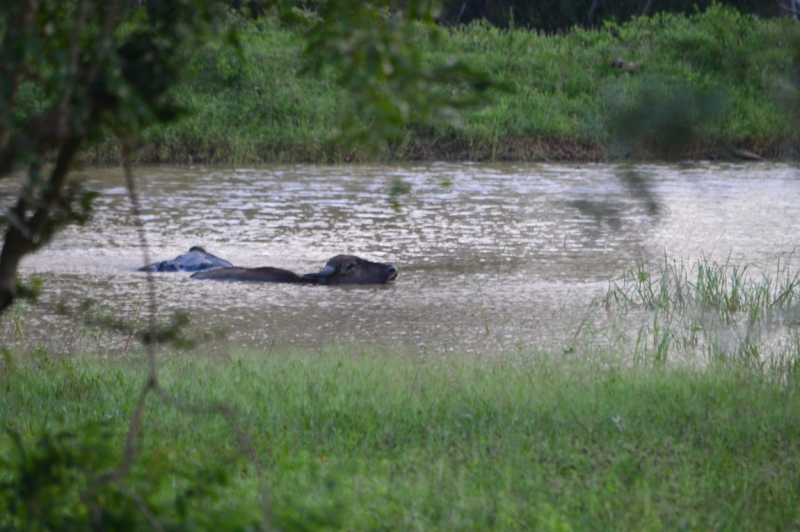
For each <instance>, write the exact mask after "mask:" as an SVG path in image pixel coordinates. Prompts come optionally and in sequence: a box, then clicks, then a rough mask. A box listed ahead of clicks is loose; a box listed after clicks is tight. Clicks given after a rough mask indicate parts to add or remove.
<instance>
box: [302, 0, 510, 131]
mask: <svg viewBox="0 0 800 532" xmlns="http://www.w3.org/2000/svg"><path fill="white" fill-rule="evenodd" d="M390 7H391V2H375V3H373V4H365V3H364V2H361V1H360V0H328V1H327V2H325V3H324V4H323V5H322V6H321V8H320V11H319V13H318V16H319V20H318V22H317V23H316V24H315V25H314V26H313V27H312V28H311V29H310V31H309V33H308V44H307V46H306V49H305V53H304V56H305V59H306V66H305V71H308V72H313V73H315V74H320V73H321V72H322V71H323V70H325V69H327V68H333V69H334V72H335V74H334V79H335V80H336V82H337V84H338V85H340V86H341V87H343V88H345V90H347V91H348V92H349V94H350V96H351V98H352V101H353V106H352V111H353V112H352V113H349V114H348V115H347V117H346V119H345V122H344V132H345V135H346V136H348V137H351V138H352V139H353V140H356V141H358V142H361V143H367V144H370V145H379V144H380V143H383V142H385V141H393V140H396V139H397V138H398V137H399V136H400V134H401V133H402V131H403V129H404V128H405V127H406V126H407V125H409V124H413V123H418V122H423V123H424V122H427V121H430V120H432V119H437V118H438V119H440V120H444V121H445V122H447V123H450V124H453V125H458V124H460V116H459V114H458V110H459V109H463V108H465V107H468V106H474V105H475V104H477V103H480V102H482V101H483V99H482V97H481V95H482V94H483V93H484V92H486V91H487V90H488V89H490V88H498V89H499V88H506V87H505V86H504V85H502V84H500V83H498V82H496V81H494V80H493V79H492V78H491V77H490V76H489V75H488V74H487V73H485V72H482V71H480V70H477V69H475V68H473V67H472V66H470V65H469V63H467V62H466V61H463V60H461V59H459V58H457V57H450V58H448V59H447V60H446V61H444V62H441V63H434V64H431V63H430V62H428V61H426V59H425V57H424V55H423V53H422V50H421V41H425V40H431V41H434V42H435V41H436V40H437V39H440V38H442V36H443V35H442V30H440V29H439V28H437V27H436V25H435V24H434V23H433V20H434V16H435V15H436V13H437V11H436V10H435V9H434V8H435V3H433V2H428V1H422V2H407V3H406V5H405V6H404V7H405V8H406V9H405V10H404V11H401V12H394V13H393V12H392V11H391V10H390Z"/></svg>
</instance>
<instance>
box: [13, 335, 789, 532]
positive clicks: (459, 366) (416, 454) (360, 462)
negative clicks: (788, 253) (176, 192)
mask: <svg viewBox="0 0 800 532" xmlns="http://www.w3.org/2000/svg"><path fill="white" fill-rule="evenodd" d="M138 368H139V365H138V364H136V363H134V362H130V363H125V362H117V363H97V362H93V361H85V360H80V359H73V360H62V361H60V362H53V363H45V364H37V365H26V366H25V367H20V368H17V369H16V370H15V371H13V373H7V374H5V375H4V376H3V382H2V385H3V388H4V390H5V393H4V399H3V402H2V406H1V410H2V417H3V419H4V420H5V424H6V426H7V427H9V428H10V429H12V430H13V431H16V432H18V433H19V434H20V435H21V438H22V440H23V441H24V442H26V444H27V445H29V446H30V445H31V442H32V441H33V440H34V438H36V436H37V435H39V434H40V433H41V432H42V431H43V430H45V429H51V430H52V429H54V428H55V427H59V426H68V427H75V426H77V425H79V424H81V423H84V422H87V421H92V420H93V421H99V422H105V423H107V424H108V425H109V429H108V430H109V432H110V433H111V434H112V438H113V439H114V441H115V442H116V443H115V445H116V446H117V448H118V449H119V451H117V453H116V454H117V455H118V456H119V455H121V448H122V442H123V434H124V431H125V428H126V427H127V423H128V419H129V415H130V412H131V411H132V409H133V406H134V403H135V399H136V394H137V392H138V389H139V387H140V386H141V385H142V382H143V380H144V375H143V373H142V372H141V371H140V370H139V369H138ZM161 375H162V379H163V383H164V385H165V387H166V388H167V389H168V390H169V391H170V393H171V394H173V395H174V396H175V397H177V398H179V399H181V400H184V401H186V402H188V403H190V404H192V405H195V406H202V405H204V404H207V403H209V401H215V400H221V401H224V403H225V404H227V405H229V406H230V407H232V409H233V410H234V411H235V412H236V415H235V419H236V420H237V427H238V428H239V429H240V430H242V431H243V432H244V433H245V434H247V435H248V437H249V438H250V442H249V445H251V447H248V448H249V449H251V451H250V452H251V453H252V455H253V456H250V457H249V458H248V457H243V456H242V455H241V454H240V451H239V450H238V448H239V447H241V446H238V445H237V436H236V434H235V433H234V431H233V430H232V427H231V425H230V424H229V423H227V422H226V421H225V420H224V419H223V417H222V416H218V415H213V414H209V413H199V414H198V413H194V414H191V413H186V412H182V411H180V410H179V409H177V408H175V407H173V406H169V405H166V404H165V403H163V402H161V401H159V400H157V399H156V398H155V397H153V398H151V401H150V403H149V404H148V406H147V409H146V411H145V416H144V424H143V427H144V429H143V430H142V432H141V434H140V437H141V446H142V456H141V457H140V459H139V461H138V462H137V465H136V466H135V467H134V471H133V472H132V473H131V475H130V478H131V479H132V480H131V483H132V484H133V485H134V486H135V487H137V488H142V486H145V485H147V482H148V480H147V475H146V470H145V468H146V467H152V464H153V463H154V462H155V463H158V462H159V461H161V462H162V463H164V462H166V463H170V464H171V467H172V468H174V470H175V471H182V470H187V469H191V468H201V469H207V470H208V469H213V468H214V467H222V468H225V469H226V470H227V471H228V472H229V473H230V474H231V484H230V485H229V486H228V487H227V488H225V489H224V490H223V491H222V495H221V498H220V500H219V501H217V502H216V503H215V504H214V505H213V508H214V509H215V511H218V512H221V511H223V509H225V508H228V509H230V508H235V509H236V511H237V512H238V515H239V516H240V518H242V519H245V518H246V520H258V519H260V516H261V513H260V512H261V510H260V507H259V500H260V499H259V494H260V490H261V489H262V485H261V483H260V482H259V480H258V477H259V473H258V472H257V471H258V470H257V468H256V467H255V466H254V465H253V462H252V459H253V458H255V459H257V460H258V462H260V464H261V465H262V467H263V478H264V479H265V484H264V486H265V487H266V489H267V490H268V492H269V494H270V496H271V515H272V518H273V520H274V522H275V523H278V524H280V523H283V525H282V526H284V527H286V528H291V526H290V525H288V524H287V523H291V522H292V520H295V519H300V520H301V521H302V520H305V521H307V522H309V523H310V522H312V521H314V520H317V521H318V522H323V521H326V520H329V521H330V522H331V523H333V525H334V526H333V528H335V529H339V528H340V529H346V530H396V529H422V530H431V529H441V530H486V529H494V530H521V529H529V530H530V529H540V530H611V529H617V530H644V529H653V530H660V529H668V530H678V529H691V530H698V529H700V530H708V529H714V530H722V529H725V530H765V529H771V530H785V529H792V528H796V527H797V526H799V525H800V515H799V514H798V508H799V507H800V465H798V461H797V456H798V455H799V453H800V394H798V387H797V383H796V381H794V380H791V379H790V380H786V379H785V378H777V376H775V375H773V376H771V377H767V376H764V375H756V374H754V373H752V372H746V371H741V370H735V369H733V368H731V367H730V366H727V367H725V366H715V367H710V368H708V369H706V370H704V371H699V372H698V371H694V370H693V371H684V370H680V369H664V370H661V371H647V370H644V371H643V370H637V369H632V368H628V369H623V368H619V367H609V366H608V365H606V364H602V365H600V364H598V365H592V364H589V363H584V364H578V363H575V362H572V363H569V364H565V363H561V362H557V361H555V360H554V359H550V358H548V357H544V356H541V355H536V354H531V355H529V356H527V357H525V358H518V359H513V360H511V359H508V360H492V361H480V360H469V361H465V360H460V361H455V360H438V361H412V360H409V359H408V358H403V357H397V356H393V355H392V354H377V353H372V354H367V355H364V354H363V353H354V352H348V351H347V350H338V351H327V352H323V353H317V354H312V353H305V354H303V353H284V354H281V355H276V354H273V355H270V356H267V355H264V354H252V355H241V356H234V357H232V358H231V359H229V360H224V361H223V360H209V359H203V358H202V357H201V358H199V359H198V358H188V357H179V358H175V359H171V360H165V361H164V362H163V367H162V369H161ZM783 377H786V375H783ZM240 439H241V438H240ZM10 447H11V441H10V439H9V438H4V439H3V440H2V450H3V452H2V456H4V457H5V458H6V459H9V458H10V457H11V456H13V455H15V453H12V452H11V449H10ZM29 452H30V451H29ZM3 478H4V479H6V480H7V478H8V472H7V471H6V472H5V473H3ZM151 482H152V481H151ZM174 482H175V481H173V483H174ZM167 485H168V486H169V483H168V484H167ZM173 489H175V488H173ZM165 491H167V492H168V491H169V489H167V490H165ZM150 497H153V498H155V496H154V495H153V494H152V493H151V494H150ZM210 509H211V507H209V508H208V509H206V510H208V511H210Z"/></svg>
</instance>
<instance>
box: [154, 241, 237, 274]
mask: <svg viewBox="0 0 800 532" xmlns="http://www.w3.org/2000/svg"><path fill="white" fill-rule="evenodd" d="M230 266H232V264H231V263H230V262H228V261H227V260H222V259H221V258H219V257H215V256H214V255H212V254H211V253H209V252H207V251H206V250H205V249H203V248H201V247H200V246H192V247H191V248H189V252H188V253H184V254H183V255H178V256H177V257H175V258H174V259H172V260H165V261H162V262H156V263H154V264H150V265H147V266H142V267H141V268H139V271H140V272H202V271H206V270H212V269H214V268H228V267H230Z"/></svg>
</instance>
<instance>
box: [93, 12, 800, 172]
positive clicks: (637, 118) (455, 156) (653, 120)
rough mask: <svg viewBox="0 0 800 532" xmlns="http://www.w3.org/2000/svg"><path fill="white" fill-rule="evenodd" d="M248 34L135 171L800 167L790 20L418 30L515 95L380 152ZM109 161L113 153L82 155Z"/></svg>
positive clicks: (796, 32)
mask: <svg viewBox="0 0 800 532" xmlns="http://www.w3.org/2000/svg"><path fill="white" fill-rule="evenodd" d="M241 24H242V31H241V51H240V53H239V54H236V53H232V52H230V51H226V50H225V48H224V47H223V45H222V44H221V43H215V42H209V43H207V44H206V45H205V46H204V47H202V48H200V49H198V50H196V51H193V52H192V54H191V55H190V57H188V58H187V60H188V61H189V62H190V70H191V72H192V74H193V75H192V76H191V79H190V80H188V81H185V82H184V83H182V84H181V85H180V86H179V88H178V89H177V92H178V95H179V98H180V100H181V101H182V102H183V103H185V104H187V105H188V106H189V107H190V108H192V109H193V110H194V113H193V115H192V116H191V117H189V118H188V119H186V120H183V121H181V122H179V123H175V124H169V125H166V126H164V127H160V128H158V129H157V130H154V131H152V132H151V134H150V136H149V138H148V147H146V148H145V149H144V150H143V151H141V153H140V155H139V157H140V158H139V161H140V162H141V163H155V162H180V163H186V162H189V161H194V162H210V163H229V164H236V163H256V162H299V161H304V162H328V161H364V160H394V161H402V160H431V159H443V160H531V161H543V160H592V161H596V160H614V159H618V158H633V159H636V158H670V157H693V158H720V157H729V156H730V154H731V150H733V149H745V150H749V151H751V152H756V153H758V154H760V155H762V156H764V157H782V158H787V157H789V158H792V157H795V156H796V155H797V148H798V141H800V138H799V137H798V131H799V130H800V129H798V128H797V127H796V124H798V123H800V100H799V99H798V83H799V82H798V79H800V70H799V67H800V25H798V24H797V23H796V22H795V21H793V20H791V19H786V18H784V19H760V18H756V17H752V16H744V15H741V14H739V13H738V12H736V11H734V10H731V9H728V8H723V7H719V6H717V7H712V8H710V9H709V10H708V11H706V12H705V13H698V14H696V15H693V16H691V17H684V16H682V15H669V14H662V15H656V16H653V17H645V18H638V19H635V20H633V21H631V22H629V23H626V24H623V25H615V24H611V23H609V24H606V25H605V26H604V27H603V28H601V29H599V30H583V29H577V28H576V29H574V30H573V31H571V32H570V33H568V34H565V35H552V36H545V35H542V34H539V33H536V32H530V31H526V30H519V29H510V30H500V29H497V28H494V27H491V26H488V25H486V24H473V25H470V26H467V27H460V28H452V29H449V30H448V31H447V33H446V34H445V35H444V37H443V38H441V39H438V40H437V41H436V42H432V41H430V40H429V39H428V38H427V36H426V35H425V34H424V32H422V31H421V32H420V35H419V41H418V43H417V44H418V45H419V46H420V47H421V49H422V51H423V53H424V54H425V57H427V58H429V59H430V61H431V62H441V61H442V60H446V59H447V58H451V57H452V58H458V59H461V60H465V61H467V62H468V63H469V64H471V65H474V66H475V67H477V68H479V69H482V70H485V71H487V72H490V73H491V74H492V75H493V76H494V77H495V78H496V79H499V80H501V81H504V82H505V83H506V84H507V85H508V87H509V88H510V89H511V91H510V92H507V93H506V92H496V93H495V94H494V97H493V98H491V99H490V100H489V102H488V103H487V104H486V105H484V106H481V107H477V108H473V109H468V110H466V111H465V112H464V113H463V115H462V124H461V127H460V128H454V127H453V126H452V124H451V123H449V122H446V121H445V120H444V119H434V120H432V121H430V122H428V123H419V124H409V125H408V126H407V128H406V130H405V132H404V133H403V134H402V135H401V138H400V139H399V140H397V141H396V142H395V143H393V144H392V145H391V146H390V147H389V148H388V149H386V150H384V151H383V152H382V153H375V152H371V151H368V150H366V149H363V148H350V147H348V145H347V144H345V143H344V142H342V141H341V140H340V139H339V137H338V136H337V135H338V133H339V129H338V128H339V126H340V124H341V123H342V118H343V117H344V116H348V115H351V114H352V113H353V109H352V108H351V107H350V106H349V104H348V97H347V95H346V93H345V92H344V90H343V89H341V88H340V87H339V86H338V85H336V83H335V82H334V78H333V76H334V73H333V72H332V71H323V72H322V74H321V76H318V77H313V76H309V75H303V74H302V70H303V57H302V50H303V48H302V47H303V43H304V42H305V41H304V40H303V39H302V38H301V37H300V36H299V35H298V34H297V33H294V32H292V31H288V30H285V29H281V28H279V27H276V26H272V25H270V23H269V22H266V21H264V22H259V23H254V22H245V21H243V22H241ZM616 59H620V60H621V62H619V61H617V62H615V60H616ZM452 90H453V91H455V92H458V91H459V90H461V89H460V88H459V87H458V86H453V87H452ZM676 144H677V146H676ZM116 158H117V151H116V149H115V148H114V146H113V145H112V144H106V145H105V146H100V147H97V149H94V150H93V151H92V152H91V153H85V154H84V160H85V162H90V163H104V162H113V161H115V160H116Z"/></svg>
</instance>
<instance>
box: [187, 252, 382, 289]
mask: <svg viewBox="0 0 800 532" xmlns="http://www.w3.org/2000/svg"><path fill="white" fill-rule="evenodd" d="M192 278H193V279H213V280H217V281H258V282H262V283H297V284H324V285H339V284H386V283H390V282H392V281H394V280H395V279H396V278H397V267H396V266H393V265H391V264H381V263H379V262H370V261H368V260H366V259H362V258H360V257H356V256H354V255H336V256H335V257H333V258H332V259H330V260H329V261H328V263H327V264H326V265H325V268H323V269H322V270H320V271H318V272H315V273H307V274H305V275H297V274H296V273H293V272H290V271H289V270H283V269H281V268H272V267H269V266H267V267H264V268H235V267H232V268H220V269H217V270H210V271H207V272H199V273H195V274H194V275H192Z"/></svg>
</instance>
